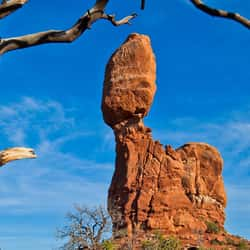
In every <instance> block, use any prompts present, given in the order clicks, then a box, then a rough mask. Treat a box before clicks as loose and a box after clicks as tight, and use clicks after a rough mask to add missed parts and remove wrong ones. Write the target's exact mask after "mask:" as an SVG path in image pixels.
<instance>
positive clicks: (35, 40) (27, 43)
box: [0, 0, 136, 55]
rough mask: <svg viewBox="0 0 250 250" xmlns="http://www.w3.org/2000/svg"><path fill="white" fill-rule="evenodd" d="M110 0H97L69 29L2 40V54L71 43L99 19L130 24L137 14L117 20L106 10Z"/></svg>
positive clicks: (0, 46) (0, 52) (0, 48)
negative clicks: (43, 45)
mask: <svg viewBox="0 0 250 250" xmlns="http://www.w3.org/2000/svg"><path fill="white" fill-rule="evenodd" d="M107 3H108V0H97V1H96V4H95V5H94V6H93V7H92V8H91V9H90V10H88V11H87V13H85V14H84V15H83V16H82V17H80V19H79V20H78V21H77V22H76V23H75V24H74V25H73V26H72V27H71V28H70V29H68V30H48V31H44V32H39V33H34V34H29V35H24V36H19V37H12V38H7V39H1V40H0V55H2V54H4V53H6V52H7V51H11V50H16V49H22V48H27V47H31V46H36V45H40V44H45V43H70V42H73V41H74V40H75V39H77V38H78V37H79V36H81V35H82V34H83V33H84V31H86V30H87V29H90V27H91V25H92V24H93V23H95V22H96V21H97V20H99V19H106V20H108V21H110V22H111V23H112V24H113V25H114V26H120V25H123V24H130V20H131V19H133V18H135V17H136V14H132V15H130V16H127V17H124V18H123V19H121V20H118V21H116V20H115V16H114V15H108V14H106V13H105V12H104V10H105V7H106V5H107Z"/></svg>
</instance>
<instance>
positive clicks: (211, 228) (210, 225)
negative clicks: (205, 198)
mask: <svg viewBox="0 0 250 250" xmlns="http://www.w3.org/2000/svg"><path fill="white" fill-rule="evenodd" d="M206 225H207V230H206V232H207V233H213V234H217V233H219V232H220V228H219V226H218V225H217V224H216V223H214V222H212V221H207V222H206Z"/></svg>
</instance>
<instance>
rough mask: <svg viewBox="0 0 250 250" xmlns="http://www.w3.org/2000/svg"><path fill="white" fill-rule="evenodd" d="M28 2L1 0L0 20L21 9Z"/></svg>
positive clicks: (22, 0)
mask: <svg viewBox="0 0 250 250" xmlns="http://www.w3.org/2000/svg"><path fill="white" fill-rule="evenodd" d="M27 2H28V0H10V1H7V0H2V3H1V4H0V19H2V18H4V17H6V16H8V15H9V14H11V13H12V12H14V11H16V10H18V9H19V8H21V7H22V6H23V5H24V4H25V3H27Z"/></svg>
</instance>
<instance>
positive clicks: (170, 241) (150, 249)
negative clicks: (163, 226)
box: [142, 233, 181, 250]
mask: <svg viewBox="0 0 250 250" xmlns="http://www.w3.org/2000/svg"><path fill="white" fill-rule="evenodd" d="M142 250H181V243H180V241H179V240H178V239H176V238H174V237H170V238H164V237H163V236H162V235H161V234H159V233H156V234H155V235H154V237H153V239H152V240H146V241H144V242H143V243H142Z"/></svg>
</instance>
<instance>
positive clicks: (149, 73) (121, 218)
mask: <svg viewBox="0 0 250 250" xmlns="http://www.w3.org/2000/svg"><path fill="white" fill-rule="evenodd" d="M155 79H156V63H155V56H154V54H153V51H152V48H151V45H150V39H149V38H148V37H147V36H145V35H139V34H132V35H130V36H129V38H128V39H127V40H126V41H125V43H124V44H123V45H122V46H121V47H120V48H119V49H118V50H117V51H116V52H115V53H114V55H113V56H112V57H111V59H110V61H109V62H108V65H107V68H106V75H105V82H104V89H103V102H102V111H103V117H104V120H105V122H106V123H107V124H108V125H109V126H111V127H112V128H113V131H114V134H115V138H116V168H115V173H114V175H113V179H112V183H111V185H110V188H109V195H108V209H109V213H110V215H111V217H112V221H113V231H114V233H115V235H119V233H121V232H124V231H126V232H127V234H128V235H129V236H131V235H133V234H135V233H138V232H144V233H145V234H146V233H150V232H154V231H160V232H162V233H163V234H165V235H177V236H178V237H179V238H181V239H182V240H183V241H184V242H188V243H190V242H191V243H193V242H196V241H198V240H199V238H200V235H201V234H202V235H205V234H206V232H207V224H208V223H214V224H216V225H217V227H218V228H221V229H223V228H224V221H225V213H224V209H225V206H226V194H225V189H224V184H223V178H222V167H223V160H222V158H221V156H220V154H219V152H218V151H217V149H216V148H214V147H212V146H210V145H208V144H205V143H189V144H185V145H184V146H182V147H180V148H178V149H176V150H175V149H173V148H172V147H171V146H169V145H168V146H165V147H164V146H163V145H161V144H160V143H159V142H158V141H154V140H153V138H152V135H151V129H149V128H147V127H146V126H145V125H144V124H143V121H142V118H143V117H144V116H146V114H147V113H148V112H149V109H150V106H151V104H152V101H153V97H154V94H155V90H156V86H155ZM207 239H209V237H207Z"/></svg>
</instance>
